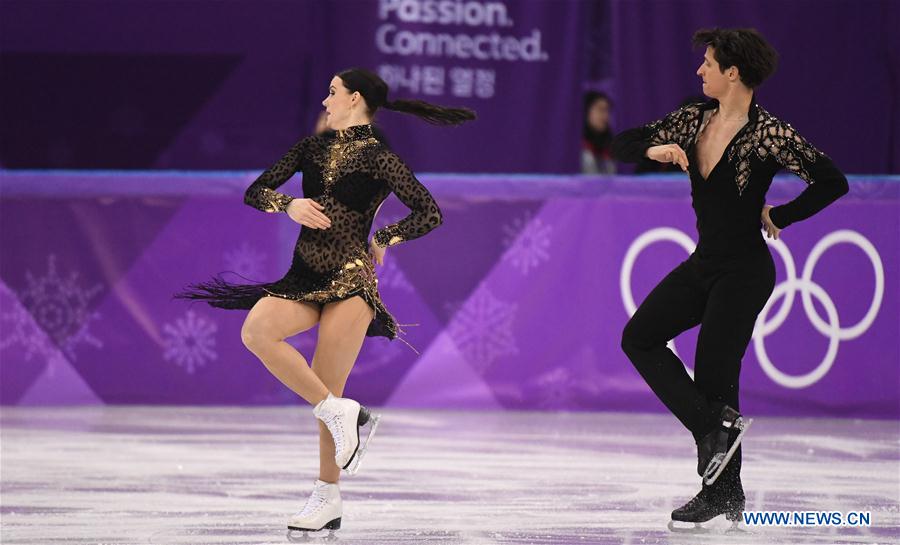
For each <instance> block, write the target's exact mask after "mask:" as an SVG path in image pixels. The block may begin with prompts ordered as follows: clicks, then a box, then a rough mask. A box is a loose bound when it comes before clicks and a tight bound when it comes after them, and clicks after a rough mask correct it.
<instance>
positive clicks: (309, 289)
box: [175, 250, 398, 339]
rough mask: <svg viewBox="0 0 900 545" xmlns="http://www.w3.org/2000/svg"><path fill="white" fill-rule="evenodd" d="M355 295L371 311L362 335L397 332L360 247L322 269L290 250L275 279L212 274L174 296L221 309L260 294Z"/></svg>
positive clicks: (328, 299) (320, 298)
mask: <svg viewBox="0 0 900 545" xmlns="http://www.w3.org/2000/svg"><path fill="white" fill-rule="evenodd" d="M356 296H359V297H362V299H363V300H364V301H365V302H366V303H367V304H368V305H369V306H370V307H372V310H373V311H374V312H375V316H374V317H373V318H372V323H370V324H369V329H368V331H367V333H366V335H368V336H370V337H387V338H389V339H395V338H396V337H397V334H398V327H397V321H396V320H395V319H394V317H393V316H392V315H391V313H390V312H388V310H387V308H385V306H384V303H382V301H381V296H380V295H379V294H378V279H377V277H376V276H375V266H374V265H373V263H372V259H371V257H370V256H369V255H368V254H367V253H366V252H365V251H363V250H359V251H356V252H354V253H352V254H350V255H348V256H347V260H346V262H345V263H344V265H343V266H341V267H337V268H334V269H332V270H330V271H327V272H324V273H322V272H318V271H316V270H315V269H313V268H312V267H310V266H309V265H308V264H307V263H306V262H305V261H304V260H303V258H302V257H301V256H300V255H299V254H294V260H293V262H292V263H291V268H290V269H289V270H288V272H287V274H285V276H284V277H283V278H282V279H281V280H278V281H276V282H271V283H266V284H233V283H230V282H227V281H225V280H223V279H222V278H219V277H215V278H213V279H212V280H211V281H209V282H205V283H202V284H194V285H191V286H189V287H188V288H187V289H186V290H184V291H182V292H181V293H178V294H176V295H175V297H176V298H180V299H190V300H199V301H205V302H207V303H208V304H210V305H211V306H213V307H217V308H225V309H250V308H252V307H253V305H255V304H256V303H257V301H259V300H260V299H262V298H263V297H280V298H283V299H290V300H292V301H304V302H307V303H314V304H319V305H325V304H327V303H333V302H336V301H342V300H345V299H349V298H351V297H356Z"/></svg>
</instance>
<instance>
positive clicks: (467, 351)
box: [447, 286, 519, 374]
mask: <svg viewBox="0 0 900 545" xmlns="http://www.w3.org/2000/svg"><path fill="white" fill-rule="evenodd" d="M517 307H518V305H516V304H514V303H506V302H504V301H501V300H500V299H497V298H496V297H494V295H493V294H492V293H491V292H490V291H489V290H488V289H487V288H485V287H484V286H481V287H479V288H478V289H477V290H476V291H475V293H474V294H472V296H471V297H469V299H468V301H466V302H465V304H464V305H462V306H461V307H460V308H459V311H458V312H457V313H456V315H455V316H454V317H453V320H452V321H451V322H450V325H449V326H448V328H447V330H448V333H449V334H450V336H451V337H452V338H453V340H454V341H455V343H456V346H457V347H458V348H459V349H460V351H462V353H463V354H464V355H465V356H466V358H468V359H469V361H470V362H471V363H472V364H473V365H474V367H475V369H477V370H478V371H479V372H480V373H481V374H484V373H486V372H487V371H488V370H489V369H490V368H491V366H492V365H493V363H494V360H496V359H497V358H499V357H501V356H507V355H512V354H517V353H518V352H519V349H518V347H517V346H516V340H515V336H514V335H513V329H512V325H513V320H514V318H515V315H516V309H517Z"/></svg>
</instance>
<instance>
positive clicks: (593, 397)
mask: <svg viewBox="0 0 900 545" xmlns="http://www.w3.org/2000/svg"><path fill="white" fill-rule="evenodd" d="M253 176H254V174H251V173H232V174H227V173H226V174H217V173H205V174H204V173H182V174H179V173H159V174H150V173H93V174H92V173H60V172H10V171H6V172H3V173H2V186H0V188H2V202H0V245H2V246H0V248H2V255H0V280H2V284H0V318H2V321H0V362H2V365H0V383H2V385H0V395H2V402H3V403H4V404H21V405H44V404H68V403H148V404H157V403H184V404H280V403H293V402H296V401H297V398H296V397H295V396H294V395H293V394H291V393H290V392H289V391H287V390H286V389H285V388H284V387H283V386H282V385H281V384H280V383H279V382H278V381H277V380H276V379H274V378H273V377H272V376H271V375H269V374H268V372H267V371H266V370H265V368H264V367H263V366H262V364H260V363H259V362H258V361H256V359H255V358H254V357H253V356H252V355H251V354H250V353H249V352H248V351H247V350H246V349H245V348H244V347H243V346H242V344H241V340H240V335H239V331H240V326H241V322H242V320H243V318H244V316H245V313H244V312H242V311H223V310H217V309H213V308H210V307H207V306H205V305H202V304H193V305H191V304H187V303H185V302H182V301H175V300H172V299H171V294H172V293H174V292H175V291H177V290H179V289H180V288H182V287H183V286H184V285H185V284H187V283H190V282H196V281H198V280H203V279H206V278H208V277H209V276H210V275H211V274H214V273H218V272H221V271H233V273H235V274H239V275H241V276H243V277H246V278H250V279H254V280H271V279H276V278H279V277H280V276H281V275H282V274H283V272H284V271H285V270H286V269H287V267H288V265H289V263H290V258H291V254H290V252H291V248H292V247H293V243H294V240H295V237H296V236H297V232H298V226H297V225H296V224H294V223H292V222H291V221H290V220H289V219H288V218H287V217H286V216H284V215H267V214H262V213H260V212H258V211H256V210H253V209H251V208H249V207H246V206H244V205H243V204H242V203H241V193H242V191H243V189H244V187H246V185H247V184H248V183H249V181H250V180H252V178H253ZM422 178H423V180H424V181H425V183H426V184H427V185H429V186H430V187H431V188H432V189H433V190H434V193H435V195H436V197H437V199H438V201H439V203H440V204H441V207H442V208H443V210H444V213H445V224H444V226H442V227H441V228H440V229H438V230H436V231H435V232H434V233H432V234H429V235H428V236H427V237H425V238H423V239H421V240H416V241H413V242H410V243H408V244H404V245H402V246H400V247H398V248H394V249H391V250H389V252H388V255H387V264H386V265H385V267H384V268H382V269H380V270H379V276H380V287H381V290H382V294H383V298H384V300H385V302H386V304H387V306H388V308H390V309H391V310H392V311H393V313H394V314H395V315H396V317H397V318H398V320H399V321H400V322H401V323H404V324H411V323H415V324H418V325H417V326H409V327H406V328H405V329H406V330H407V337H406V338H407V340H408V341H409V342H410V343H411V344H412V345H413V346H415V347H416V349H418V351H419V352H420V355H416V354H415V353H414V352H413V351H412V350H410V349H409V348H408V347H406V346H405V345H404V344H402V343H400V342H388V341H386V340H384V339H369V340H367V341H366V343H365V345H364V348H363V352H362V354H361V356H360V358H359V361H358V364H357V367H356V369H355V370H354V372H353V374H352V375H351V378H350V381H349V385H348V390H347V391H348V394H349V395H352V396H355V397H358V398H360V399H362V400H365V401H366V402H368V403H371V404H376V405H387V406H402V407H447V408H509V409H548V410H555V409H564V410H652V411H657V410H663V408H662V405H661V404H660V403H659V402H658V401H657V400H656V399H655V398H654V397H653V395H652V394H651V393H650V391H649V389H648V388H647V387H646V385H645V384H644V383H643V381H642V380H641V378H640V377H639V376H638V374H637V373H636V372H635V371H634V370H633V368H632V367H631V365H630V363H629V362H628V361H627V359H626V358H625V356H624V355H623V354H622V352H621V350H620V348H619V338H620V334H621V331H622V328H623V326H624V324H625V323H626V321H627V320H628V317H629V315H630V313H631V312H632V311H633V309H634V305H635V304H639V303H640V301H641V300H642V299H643V297H644V296H645V295H646V294H647V293H648V291H649V290H650V289H651V288H652V287H653V285H655V283H656V282H658V281H659V280H660V279H661V278H662V276H663V275H664V274H665V273H666V272H668V271H669V270H670V269H671V268H672V267H674V266H675V265H676V264H677V263H678V262H680V261H681V260H683V259H685V258H686V256H687V255H688V252H689V251H690V250H691V248H692V247H693V245H694V242H695V240H696V235H695V231H694V229H693V214H692V212H691V208H690V200H689V194H688V193H689V188H688V186H687V184H686V183H684V180H683V179H681V178H679V177H674V178H651V179H634V178H627V177H620V178H586V177H581V178H578V177H576V178H570V177H488V176H482V177H454V176H423V177H422ZM294 184H296V182H291V184H290V185H289V186H286V189H287V190H288V191H290V190H291V188H295V187H296V186H295V185H294ZM802 188H803V184H802V182H800V181H798V180H796V179H794V178H785V179H778V180H776V182H775V183H774V184H773V187H772V190H771V191H770V194H769V198H770V201H771V202H774V203H777V202H784V201H785V200H787V199H789V198H791V197H792V196H794V195H796V194H797V193H798V192H799V191H801V190H802ZM404 213H405V210H404V208H403V207H402V205H400V204H399V203H397V202H396V201H395V200H393V199H392V200H390V201H388V204H387V205H386V206H385V207H384V209H383V210H382V211H381V213H380V216H379V218H378V219H377V221H376V223H377V224H379V225H380V224H384V223H386V222H389V221H392V220H394V219H396V218H397V217H399V216H400V215H401V214H404ZM771 249H772V252H773V255H774V256H775V262H776V266H777V268H778V280H777V286H776V288H775V294H774V295H773V298H772V300H771V301H770V305H769V306H768V307H767V308H766V310H764V311H763V315H762V316H761V318H760V320H759V322H758V324H757V330H756V333H755V335H754V339H753V342H752V343H751V345H750V347H749V348H748V350H747V354H746V357H745V359H744V365H743V371H742V373H743V375H742V395H743V405H742V408H743V409H745V411H746V412H747V413H748V414H784V415H816V416H844V417H846V416H860V417H880V418H897V417H900V402H898V390H897V385H898V383H900V340H898V339H900V336H898V332H900V326H898V316H900V293H898V287H900V286H898V282H897V278H898V272H900V270H898V268H900V180H897V179H896V178H894V179H888V178H882V179H878V178H874V179H870V178H855V179H852V180H851V192H850V194H849V195H848V196H846V197H845V198H843V199H841V200H840V201H839V202H838V203H836V205H834V206H833V207H830V208H828V209H826V210H825V211H824V212H822V213H821V214H819V215H817V216H816V217H814V218H812V219H810V220H809V221H806V222H802V223H799V224H796V225H793V226H791V227H790V228H789V229H786V230H785V231H784V233H783V239H782V241H780V242H779V243H777V244H774V245H772V247H771ZM695 339H696V332H695V331H692V332H688V333H687V334H685V335H683V336H682V337H679V338H678V339H677V340H676V341H675V349H676V350H677V351H678V353H679V354H680V355H681V356H682V357H683V358H684V359H685V361H686V362H688V363H690V362H691V361H692V358H693V351H694V343H695ZM291 342H292V343H294V344H295V346H297V347H298V348H299V349H300V351H301V352H302V353H304V354H307V355H309V354H310V353H311V349H312V347H313V346H314V342H315V335H314V334H305V335H300V336H298V337H296V338H294V339H292V340H291Z"/></svg>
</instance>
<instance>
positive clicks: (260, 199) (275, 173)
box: [244, 138, 310, 212]
mask: <svg viewBox="0 0 900 545" xmlns="http://www.w3.org/2000/svg"><path fill="white" fill-rule="evenodd" d="M309 141H310V138H305V139H303V140H301V141H300V142H297V143H296V144H294V145H293V146H292V147H291V149H289V150H288V152H287V153H285V154H284V157H282V158H281V159H279V160H278V162H276V163H275V164H274V165H272V166H271V167H269V168H268V169H266V170H265V172H263V173H262V174H260V175H259V178H257V179H256V181H254V182H253V183H252V184H251V185H250V187H248V188H247V191H245V192H244V204H248V205H250V206H252V207H253V208H256V209H257V210H262V211H263V212H285V211H286V210H287V206H288V204H290V203H291V201H292V200H294V198H293V197H291V196H290V195H285V194H284V193H279V192H278V191H275V190H276V189H278V188H279V187H281V186H282V185H284V183H285V182H287V181H288V180H289V179H290V178H291V176H293V175H294V173H295V172H297V171H298V170H300V164H301V162H302V160H303V157H304V155H305V153H306V150H307V148H308V144H309Z"/></svg>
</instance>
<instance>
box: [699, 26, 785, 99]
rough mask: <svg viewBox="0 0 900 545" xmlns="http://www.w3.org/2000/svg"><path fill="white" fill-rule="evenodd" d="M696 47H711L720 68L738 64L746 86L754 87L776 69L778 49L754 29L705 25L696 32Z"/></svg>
mask: <svg viewBox="0 0 900 545" xmlns="http://www.w3.org/2000/svg"><path fill="white" fill-rule="evenodd" d="M693 42H694V46H709V47H712V48H713V55H714V56H715V58H716V62H718V63H719V70H721V71H722V72H723V73H724V72H725V70H727V69H729V68H731V67H732V66H736V67H737V69H738V72H739V73H740V75H741V81H742V82H744V85H746V86H747V87H749V88H751V89H753V88H755V87H757V86H759V84H761V83H762V82H763V81H765V80H766V78H768V77H769V76H771V75H772V74H773V73H774V72H775V68H776V67H777V66H778V52H777V51H775V48H774V47H772V46H771V44H769V42H767V41H766V39H765V38H763V37H762V34H760V33H759V32H757V31H756V29H753V28H704V29H702V30H698V31H697V32H695V33H694V39H693Z"/></svg>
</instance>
